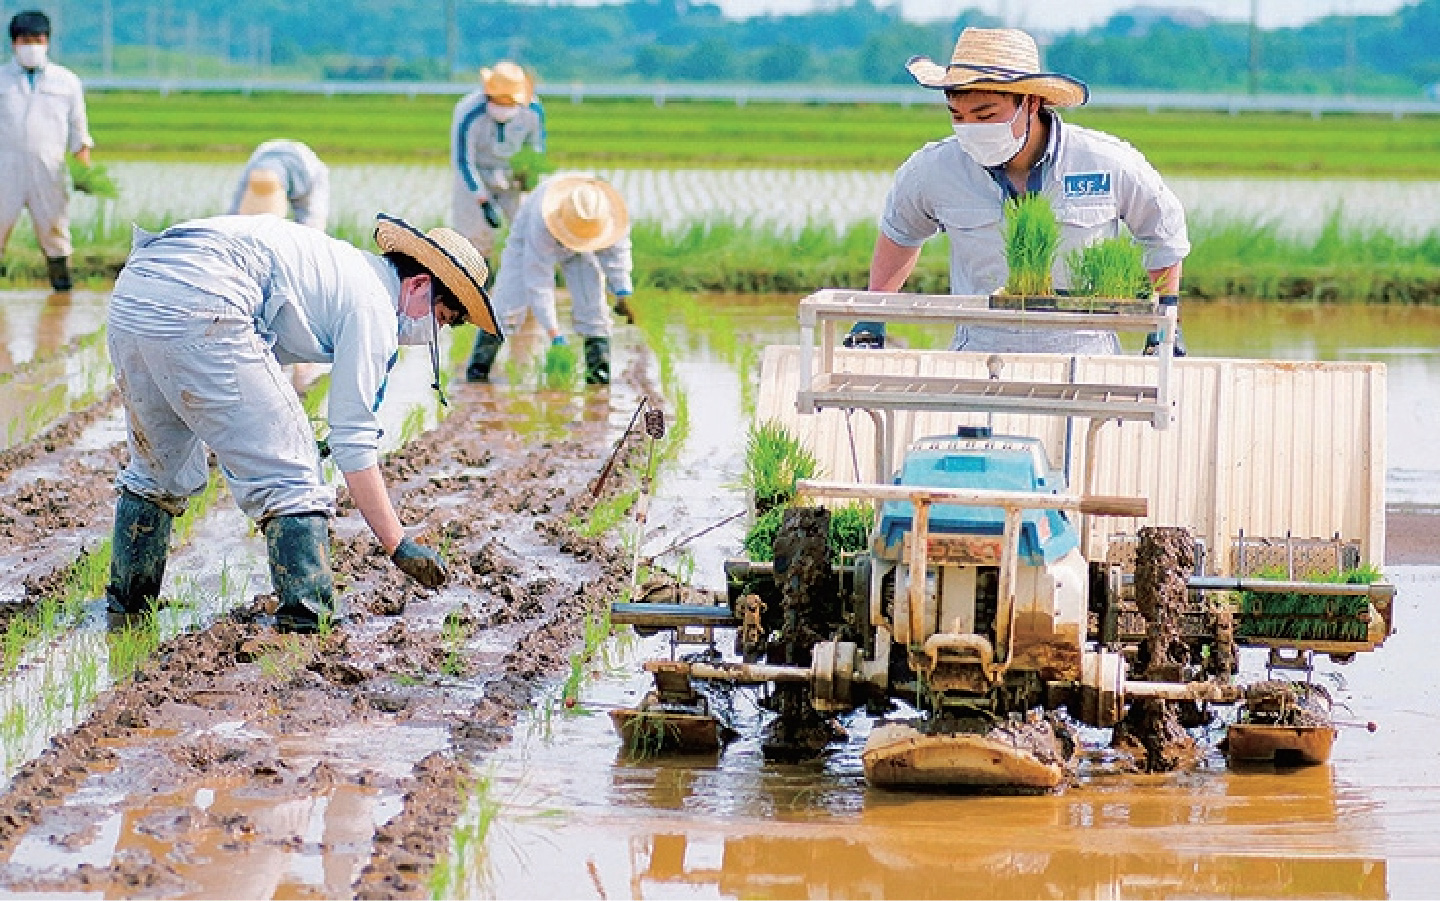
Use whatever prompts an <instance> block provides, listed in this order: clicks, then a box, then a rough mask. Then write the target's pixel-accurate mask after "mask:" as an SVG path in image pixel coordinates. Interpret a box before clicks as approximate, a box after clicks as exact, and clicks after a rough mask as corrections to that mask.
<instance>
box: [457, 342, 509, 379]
mask: <svg viewBox="0 0 1440 901" xmlns="http://www.w3.org/2000/svg"><path fill="white" fill-rule="evenodd" d="M504 343H505V342H504V339H502V338H501V337H500V336H499V335H492V334H490V333H489V332H487V331H484V330H483V329H482V330H479V331H477V332H475V347H474V349H472V350H471V351H470V365H469V366H467V367H465V381H467V382H488V381H490V367H491V366H494V365H495V357H496V356H497V355H498V354H499V353H500V345H501V344H504Z"/></svg>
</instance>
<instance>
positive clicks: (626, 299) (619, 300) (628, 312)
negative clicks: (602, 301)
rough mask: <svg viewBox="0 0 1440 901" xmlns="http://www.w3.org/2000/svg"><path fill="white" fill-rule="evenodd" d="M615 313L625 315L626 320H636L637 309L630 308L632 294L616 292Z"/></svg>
mask: <svg viewBox="0 0 1440 901" xmlns="http://www.w3.org/2000/svg"><path fill="white" fill-rule="evenodd" d="M615 315H617V316H620V317H623V318H624V320H625V321H626V322H634V321H635V311H634V310H632V309H630V295H629V294H628V293H625V294H621V293H620V292H618V291H617V292H615Z"/></svg>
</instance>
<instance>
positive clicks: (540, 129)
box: [450, 60, 545, 257]
mask: <svg viewBox="0 0 1440 901" xmlns="http://www.w3.org/2000/svg"><path fill="white" fill-rule="evenodd" d="M480 82H481V89H480V90H478V91H475V92H473V93H471V94H467V95H466V96H465V97H462V98H461V99H460V102H459V103H457V104H455V114H454V116H453V118H452V120H451V123H450V162H451V164H452V165H453V166H454V167H455V186H454V191H453V193H452V197H451V202H450V221H451V224H453V225H454V227H455V230H456V231H458V232H459V233H460V234H462V235H464V236H465V237H467V238H469V239H470V243H471V244H474V245H475V247H476V249H477V250H479V251H480V253H482V254H484V255H485V256H487V257H488V256H490V254H491V252H492V251H493V250H494V249H495V234H496V232H498V231H499V229H500V226H501V224H502V223H503V222H504V220H505V218H511V219H513V218H514V217H515V212H516V210H517V209H519V207H520V197H521V194H522V193H523V192H524V188H525V186H524V185H521V184H519V183H518V182H517V180H516V178H515V176H514V173H513V171H512V170H511V168H510V158H511V157H513V156H514V155H515V154H517V153H519V152H520V149H521V148H522V147H524V146H525V145H526V144H529V145H530V146H531V147H532V148H534V150H535V152H536V153H544V152H545V111H544V109H543V108H542V107H541V106H540V100H539V98H538V97H536V96H535V83H534V81H533V80H532V79H531V78H530V76H529V75H528V74H527V73H526V72H525V70H524V69H522V68H520V67H519V66H518V65H516V64H515V63H512V62H510V61H509V60H505V61H503V62H499V63H496V64H495V68H493V69H481V70H480Z"/></svg>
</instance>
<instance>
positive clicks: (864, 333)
mask: <svg viewBox="0 0 1440 901" xmlns="http://www.w3.org/2000/svg"><path fill="white" fill-rule="evenodd" d="M840 344H841V346H843V347H866V348H874V349H876V350H881V349H883V348H884V347H885V324H884V323H883V322H857V323H855V324H854V325H853V326H851V327H850V332H849V333H848V334H847V335H846V336H845V337H844V338H842V339H840Z"/></svg>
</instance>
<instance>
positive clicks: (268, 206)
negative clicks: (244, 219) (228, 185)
mask: <svg viewBox="0 0 1440 901" xmlns="http://www.w3.org/2000/svg"><path fill="white" fill-rule="evenodd" d="M236 211H237V212H238V213H240V215H242V216H255V215H259V214H261V213H270V214H271V215H274V216H280V217H284V216H285V214H286V213H288V212H290V200H289V198H287V197H286V196H285V182H284V180H283V179H281V178H280V176H279V174H277V173H276V172H274V171H272V170H270V169H252V170H250V175H249V176H248V177H247V178H246V179H245V193H244V194H243V195H242V196H241V197H240V206H239V207H238V208H237V210H236Z"/></svg>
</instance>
